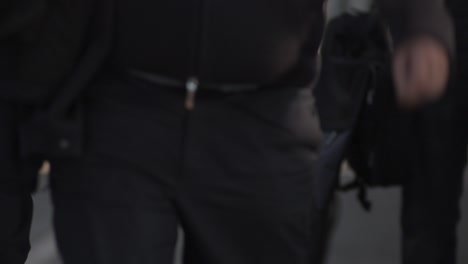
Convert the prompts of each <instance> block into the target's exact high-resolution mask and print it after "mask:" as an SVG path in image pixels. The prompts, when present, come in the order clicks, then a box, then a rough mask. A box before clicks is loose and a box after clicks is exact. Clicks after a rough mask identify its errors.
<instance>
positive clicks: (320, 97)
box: [314, 12, 414, 209]
mask: <svg viewBox="0 0 468 264" xmlns="http://www.w3.org/2000/svg"><path fill="white" fill-rule="evenodd" d="M321 57H322V65H321V74H320V79H319V81H318V83H317V86H316V87H315V88H314V94H315V96H316V105H317V109H318V112H319V115H320V120H321V126H322V130H323V131H324V141H323V144H322V150H321V156H320V161H319V166H318V167H319V168H318V170H319V171H318V177H317V182H316V186H317V190H316V192H315V193H316V195H317V197H316V200H317V201H318V207H319V208H324V207H326V205H327V204H328V202H329V200H330V198H331V197H332V194H333V190H334V189H336V188H337V186H338V176H339V175H338V174H339V172H340V167H341V164H342V162H343V161H344V160H347V161H348V163H349V164H350V166H351V167H352V169H353V170H354V171H355V174H356V176H357V177H356V179H355V181H354V182H352V183H351V184H349V185H347V186H343V188H342V189H345V190H348V189H354V188H358V189H359V192H358V196H359V199H360V200H361V202H362V204H363V206H364V207H365V208H366V209H370V202H369V201H368V199H367V196H366V188H367V187H368V186H395V185H399V184H401V182H402V179H403V178H404V177H406V176H405V175H408V173H410V167H409V165H410V163H409V160H410V157H411V153H412V151H411V150H410V149H409V148H408V144H407V142H408V140H409V139H410V133H409V131H411V129H410V128H411V126H413V125H414V124H413V120H411V117H410V116H409V115H405V114H404V113H403V112H401V111H399V110H398V108H397V104H396V99H395V94H394V89H393V83H392V73H391V47H390V41H389V38H388V34H387V30H386V28H385V26H384V23H383V22H382V21H381V20H380V18H379V16H378V13H377V12H371V13H369V14H363V15H359V16H351V15H342V16H340V17H338V18H336V19H334V20H332V21H331V22H330V23H329V24H328V27H327V29H326V33H325V36H324V40H323V43H322V49H321Z"/></svg>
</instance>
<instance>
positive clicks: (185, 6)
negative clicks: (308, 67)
mask: <svg viewBox="0 0 468 264" xmlns="http://www.w3.org/2000/svg"><path fill="white" fill-rule="evenodd" d="M116 12H117V13H116V18H115V19H116V36H115V43H114V50H113V55H112V63H113V64H114V66H116V67H120V68H136V69H139V70H143V71H147V72H152V73H155V74H159V75H163V76H168V77H172V78H177V79H187V78H189V77H196V78H199V79H200V80H203V81H206V82H211V83H226V82H229V83H268V82H273V81H276V80H278V79H281V78H283V77H285V76H287V75H288V74H289V73H290V72H291V71H294V69H295V68H297V67H298V64H300V63H301V60H303V59H304V56H305V55H304V53H306V52H305V50H307V51H309V52H308V54H309V55H310V54H312V53H314V52H315V50H316V49H317V47H318V45H319V42H320V37H321V31H322V0H153V1H149V0H131V1H129V0H116ZM310 51H313V52H310ZM309 57H311V58H310V60H312V59H313V58H312V56H309ZM312 74H313V73H311V75H312Z"/></svg>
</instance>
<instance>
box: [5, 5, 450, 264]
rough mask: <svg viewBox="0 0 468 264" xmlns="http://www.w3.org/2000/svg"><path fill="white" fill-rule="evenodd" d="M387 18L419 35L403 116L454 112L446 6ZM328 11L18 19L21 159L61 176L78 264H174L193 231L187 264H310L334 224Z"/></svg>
mask: <svg viewBox="0 0 468 264" xmlns="http://www.w3.org/2000/svg"><path fill="white" fill-rule="evenodd" d="M32 3H34V5H32ZM379 3H380V4H381V5H380V6H381V7H382V10H384V11H385V12H384V15H385V16H386V17H387V18H388V19H389V20H390V21H391V23H390V24H391V26H392V27H394V28H395V29H397V30H399V31H400V32H402V33H404V34H402V35H400V37H399V38H397V39H396V41H395V45H396V51H397V52H398V54H402V55H401V56H400V57H398V58H404V59H405V63H401V62H400V61H399V60H396V61H395V62H396V64H395V68H396V69H397V71H396V74H395V78H396V79H397V80H398V86H397V87H398V89H399V91H402V95H401V98H400V101H401V102H402V103H405V104H409V105H420V104H423V103H425V102H427V101H431V100H433V99H435V98H437V97H439V96H440V94H442V93H443V90H444V88H445V83H446V80H447V78H448V72H449V67H448V61H449V59H448V58H449V54H453V35H452V26H451V22H450V18H449V16H448V14H447V13H446V10H445V7H444V5H443V1H439V0H430V1H428V0H424V1H422V0H412V1H393V0H385V1H384V0H382V1H380V2H379ZM322 4H323V3H322V1H320V0H315V1H310V0H294V1H267V2H265V1H252V0H248V1H247V0H241V1H239V0H236V1H223V2H215V1H186V0H177V1H174V0H171V1H166V0H164V1H162V0H161V1H148V0H134V1H122V0H115V1H112V0H100V1H96V0H81V1H74V2H69V1H51V2H49V1H47V0H39V1H38V0H34V1H32V0H22V1H11V2H9V4H8V5H6V10H10V11H11V13H9V14H15V12H17V13H18V12H19V14H23V15H24V16H14V17H16V18H15V19H12V20H11V22H10V23H11V24H10V25H17V24H18V21H20V23H19V24H21V25H23V26H22V27H20V28H17V30H15V31H11V30H10V31H8V32H21V33H19V34H20V36H21V37H19V38H18V39H17V41H18V42H17V43H16V44H17V47H18V48H19V50H18V52H17V54H18V56H19V58H18V60H17V61H16V62H17V65H15V66H16V67H17V69H18V73H17V74H15V75H11V78H12V79H14V80H18V81H21V82H22V83H24V82H25V83H27V84H32V87H36V89H33V92H36V93H35V94H34V95H35V96H31V95H32V94H31V92H27V93H26V92H24V93H21V92H19V97H20V98H24V97H28V96H29V97H28V98H29V99H31V98H30V97H33V98H32V99H31V100H30V101H28V108H27V109H28V110H30V111H32V112H33V114H31V115H30V116H29V117H30V118H29V120H27V121H24V122H21V124H20V128H19V129H18V131H19V153H20V155H21V156H22V157H29V158H31V157H35V158H37V157H39V158H43V159H49V160H50V161H51V166H52V172H51V173H52V175H51V176H52V185H51V186H52V195H53V202H54V206H55V211H54V225H55V230H56V235H57V241H58V245H59V250H60V253H61V255H62V257H63V260H64V262H65V263H66V264H73V263H79V264H82V263H99V264H106V263H112V264H115V263H122V264H124V263H132V264H133V263H141V264H144V263H155V262H158V263H172V259H173V254H174V246H175V242H176V237H177V226H178V225H179V224H180V225H181V226H182V228H183V229H184V231H185V234H186V236H185V238H186V247H185V252H184V258H185V260H186V262H188V263H204V264H206V263H216V264H218V263H226V264H228V263H233V264H234V263H235V264H238V263H245V264H248V263H255V264H259V263H268V264H274V263H278V264H279V263H281V264H283V263H297V264H299V263H309V262H310V243H311V242H312V239H314V237H315V236H316V235H317V232H318V231H317V230H315V229H316V228H317V225H314V224H313V223H314V222H316V221H320V218H321V212H320V210H315V207H314V206H315V205H314V203H315V198H314V197H313V190H314V188H313V187H314V184H315V183H314V171H315V169H316V162H317V155H318V146H319V143H320V131H319V126H318V124H317V117H316V115H315V114H314V111H313V108H314V105H313V96H312V93H311V89H310V83H311V82H312V80H313V78H314V72H315V68H314V65H315V63H314V62H315V59H314V57H315V54H316V50H317V48H318V46H319V42H320V39H321V33H322V28H323V21H322V20H323V17H322ZM31 5H32V6H35V7H36V8H35V9H33V12H25V11H24V10H25V9H24V8H25V7H28V6H31ZM421 6H424V7H425V8H428V10H425V11H424V12H421V9H420V7H421ZM7 7H8V8H7ZM8 17H10V16H8ZM21 18H23V19H21ZM25 21H26V22H25ZM401 21H404V23H401ZM7 28H8V27H7ZM10 28H11V27H10ZM19 44H21V45H19ZM419 55H422V56H419ZM406 62H409V64H408V65H407V64H406ZM15 64H16V63H15ZM407 67H409V68H407ZM427 67H430V68H436V69H437V71H435V72H431V73H430V74H429V72H426V70H427ZM403 68H404V69H409V71H408V72H407V71H402V70H401V69H403ZM416 73H417V74H416ZM28 87H29V86H28ZM12 89H13V88H12ZM407 91H411V92H407ZM10 98H13V97H10ZM33 99H34V100H33ZM25 210H27V208H25ZM314 219H315V220H316V221H314Z"/></svg>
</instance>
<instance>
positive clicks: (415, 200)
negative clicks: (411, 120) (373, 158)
mask: <svg viewBox="0 0 468 264" xmlns="http://www.w3.org/2000/svg"><path fill="white" fill-rule="evenodd" d="M467 84H468V82H467V81H463V80H458V81H456V82H455V83H454V84H453V85H452V86H450V88H449V90H448V93H447V95H446V96H445V97H444V98H443V99H442V100H440V101H439V102H437V103H435V104H433V105H430V106H429V107H427V108H425V109H423V110H422V111H421V112H419V113H417V114H416V115H417V122H418V124H417V126H416V127H417V128H418V131H416V133H415V134H416V135H418V136H416V137H415V138H414V142H412V144H416V145H417V146H419V147H418V150H419V152H418V153H417V157H415V159H417V161H418V162H417V163H418V164H420V165H421V166H418V167H417V168H415V169H416V171H415V173H413V174H412V175H411V177H409V178H408V179H405V181H404V183H403V197H402V214H401V220H402V258H403V263H404V264H414V263H425V264H454V263H456V258H457V254H456V248H457V247H456V241H457V225H458V222H459V220H460V198H461V195H462V189H463V169H464V166H465V164H466V160H467V155H466V152H467V143H468V119H467V117H468V104H467V102H468V90H467V89H466V88H468V86H467Z"/></svg>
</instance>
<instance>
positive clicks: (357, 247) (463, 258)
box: [26, 170, 468, 264]
mask: <svg viewBox="0 0 468 264" xmlns="http://www.w3.org/2000/svg"><path fill="white" fill-rule="evenodd" d="M464 189H465V194H464V196H463V202H462V208H463V217H464V218H463V219H462V221H461V224H460V226H459V232H458V234H459V250H458V259H459V263H460V264H464V263H468V194H466V192H468V170H465V188H464ZM369 195H370V198H371V199H372V201H373V209H372V211H371V212H370V213H369V212H365V211H364V210H363V209H362V208H361V206H360V204H359V203H358V201H357V199H356V194H355V193H354V192H349V193H341V194H340V195H339V197H338V199H337V214H338V217H337V223H336V229H335V231H334V234H333V237H332V240H331V246H330V252H331V254H330V255H329V258H328V261H327V262H326V264H343V263H346V264H376V263H379V264H396V263H399V203H400V191H399V189H398V188H393V189H373V190H371V191H370V194H369ZM34 201H35V207H34V221H33V226H32V232H31V240H32V249H31V252H30V254H29V259H28V261H27V263H26V264H61V261H60V259H59V257H58V254H57V249H56V244H55V241H54V234H53V231H52V228H51V223H52V210H53V209H52V206H51V204H50V196H49V192H48V191H47V189H46V190H42V191H39V192H38V193H36V194H35V195H34ZM180 238H182V235H180ZM180 240H182V239H180ZM258 246H259V247H262V246H263V245H258ZM181 247H182V245H181V244H179V246H178V250H177V251H178V252H180V251H181V250H180V249H181ZM175 264H180V253H177V254H176V258H175ZM240 264H241V263H240Z"/></svg>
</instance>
